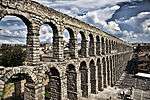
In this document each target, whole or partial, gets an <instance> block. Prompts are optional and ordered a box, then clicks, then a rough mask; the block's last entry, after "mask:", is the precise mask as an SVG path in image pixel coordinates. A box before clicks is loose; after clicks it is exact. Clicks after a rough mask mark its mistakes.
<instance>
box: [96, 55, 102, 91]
mask: <svg viewBox="0 0 150 100" xmlns="http://www.w3.org/2000/svg"><path fill="white" fill-rule="evenodd" d="M97 67H98V90H99V91H102V90H103V89H102V87H103V86H102V85H103V83H102V82H103V81H102V65H101V60H100V58H98V59H97Z"/></svg>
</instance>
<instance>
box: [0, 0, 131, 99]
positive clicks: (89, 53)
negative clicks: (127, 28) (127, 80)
mask: <svg viewBox="0 0 150 100" xmlns="http://www.w3.org/2000/svg"><path fill="white" fill-rule="evenodd" d="M6 15H13V16H17V17H19V18H20V19H22V20H23V22H24V23H25V24H26V26H27V29H28V33H27V51H28V52H27V53H28V58H27V63H26V65H24V66H19V67H13V68H9V67H7V68H5V67H1V68H0V95H1V99H2V96H3V90H4V86H5V84H7V83H9V82H13V83H14V84H15V96H19V95H20V94H21V90H20V89H21V88H20V81H21V80H26V82H25V85H24V92H23V94H24V99H25V100H45V94H46V99H50V100H67V99H69V100H77V99H79V98H80V97H85V98H88V97H89V96H90V95H91V94H97V93H98V92H101V91H103V89H104V88H107V86H113V85H114V84H115V83H116V82H117V80H118V79H119V78H120V76H121V74H122V73H123V70H124V68H125V66H126V65H127V61H128V60H129V59H130V56H131V53H132V47H131V46H130V45H129V44H128V43H125V42H124V41H122V40H120V39H118V38H116V37H114V36H111V35H109V34H107V33H105V32H103V31H101V30H99V29H97V28H95V27H93V26H90V25H88V24H86V23H84V22H81V21H79V20H77V19H75V18H72V17H69V16H67V15H65V14H62V13H60V12H57V11H55V10H53V9H51V8H47V7H45V6H43V5H41V4H39V3H36V2H34V1H31V0H0V18H1V19H2V18H3V17H4V16H6ZM44 23H46V24H48V25H50V26H51V27H52V29H53V58H52V59H50V61H47V62H42V61H40V56H39V47H40V43H39V29H40V26H41V25H42V24H44ZM64 29H67V30H68V31H69V34H70V40H69V44H70V48H69V55H70V57H69V58H65V57H64V45H63V42H62V41H63V36H62V35H63V34H62V33H63V31H64ZM76 33H80V34H81V36H82V42H81V49H80V50H79V51H78V50H77V35H76ZM88 38H89V39H88ZM46 81H48V82H46Z"/></svg>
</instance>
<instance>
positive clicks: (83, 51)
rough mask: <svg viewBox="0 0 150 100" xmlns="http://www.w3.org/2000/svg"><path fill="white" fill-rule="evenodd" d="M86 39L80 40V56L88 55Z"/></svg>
mask: <svg viewBox="0 0 150 100" xmlns="http://www.w3.org/2000/svg"><path fill="white" fill-rule="evenodd" d="M87 43H88V42H87V40H82V41H81V51H80V52H81V57H87V56H88V52H87V48H88V47H87V45H88V44H87Z"/></svg>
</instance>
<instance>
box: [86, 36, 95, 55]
mask: <svg viewBox="0 0 150 100" xmlns="http://www.w3.org/2000/svg"><path fill="white" fill-rule="evenodd" d="M88 40H89V56H94V49H95V48H94V38H93V35H92V34H89V39H88Z"/></svg>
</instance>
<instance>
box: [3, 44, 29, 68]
mask: <svg viewBox="0 0 150 100" xmlns="http://www.w3.org/2000/svg"><path fill="white" fill-rule="evenodd" d="M1 52H2V55H1V65H2V66H5V67H14V66H21V65H23V62H24V61H25V58H26V51H24V50H23V49H22V47H21V46H3V47H2V50H1Z"/></svg>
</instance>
